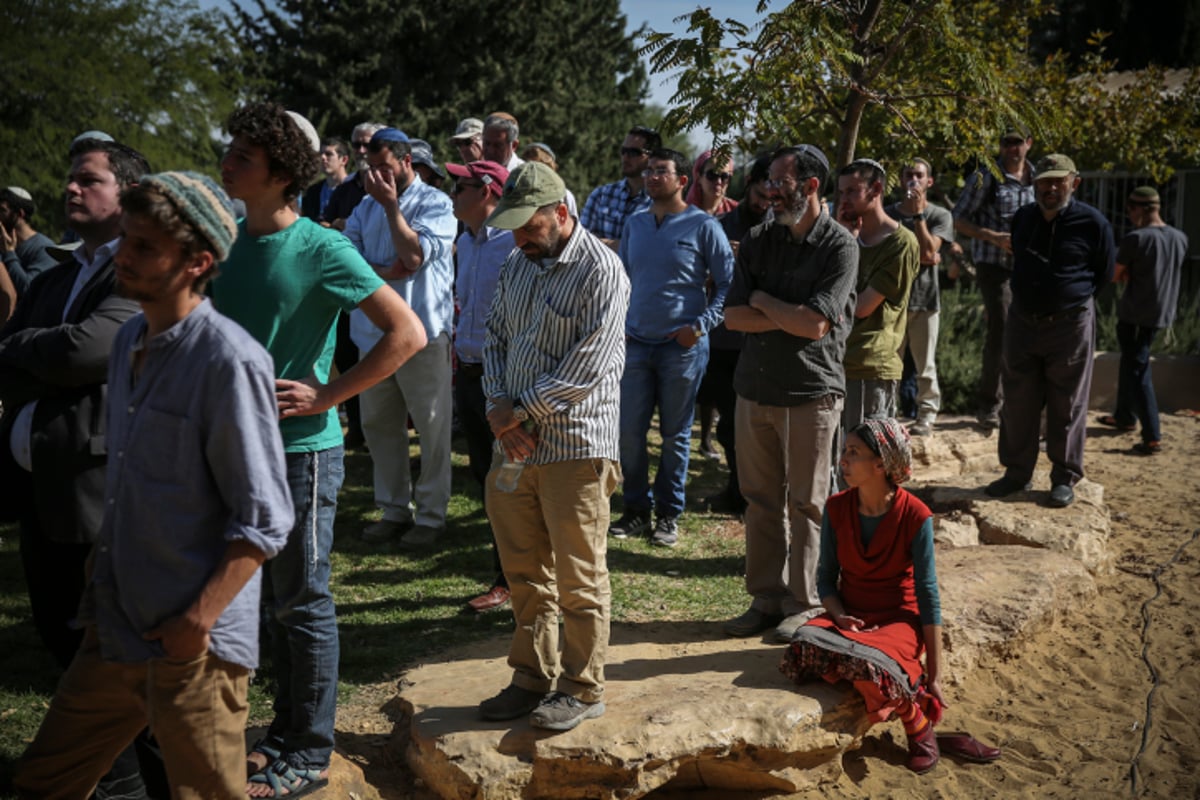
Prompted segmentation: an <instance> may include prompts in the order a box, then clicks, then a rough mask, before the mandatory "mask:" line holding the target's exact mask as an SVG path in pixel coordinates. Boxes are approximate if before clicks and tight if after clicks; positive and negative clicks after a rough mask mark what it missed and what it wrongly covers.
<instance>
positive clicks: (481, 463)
mask: <svg viewBox="0 0 1200 800" xmlns="http://www.w3.org/2000/svg"><path fill="white" fill-rule="evenodd" d="M446 170H447V171H448V172H449V173H450V176H451V177H452V178H454V188H453V189H452V190H451V197H453V198H454V216H455V217H457V218H458V219H459V220H461V221H462V223H463V226H464V228H465V229H464V230H463V232H462V235H461V236H459V237H458V278H457V279H456V280H455V282H454V285H455V288H456V289H457V292H458V308H459V312H458V331H457V333H456V335H455V337H454V352H455V355H457V356H458V371H457V372H456V374H455V379H454V401H455V408H456V409H457V410H458V422H459V424H460V425H461V426H462V429H463V432H464V433H465V434H466V437H467V455H468V457H469V459H470V463H471V475H472V476H473V477H474V478H475V480H476V481H478V482H479V485H480V486H481V487H486V486H487V474H488V470H489V469H490V467H491V464H492V449H493V447H494V446H495V444H494V443H495V437H494V436H492V428H491V425H490V424H489V423H488V418H487V397H485V396H484V393H483V341H484V339H485V338H486V336H487V316H488V310H489V309H490V308H491V307H492V297H493V296H494V295H495V294H496V282H497V281H498V280H499V279H500V268H501V267H502V266H504V261H505V260H506V259H507V258H508V254H509V253H511V252H512V251H513V246H514V245H513V233H512V231H510V230H505V229H503V228H493V227H491V226H490V225H488V224H486V222H485V220H487V218H488V216H490V215H491V213H492V212H493V211H495V210H496V204H497V203H499V202H500V195H501V193H503V191H504V182H505V181H507V180H508V170H507V169H506V168H505V167H503V166H501V165H500V164H497V163H495V162H494V161H472V162H471V163H470V164H467V165H466V166H462V165H461V164H446ZM492 560H493V562H494V563H495V567H496V579H495V580H494V581H493V582H492V585H491V587H490V588H489V589H488V590H487V591H486V592H484V593H483V594H481V595H480V596H478V597H476V598H474V599H472V600H470V601H469V602H468V603H467V605H468V606H469V607H470V608H471V609H472V610H473V611H488V610H489V609H493V608H498V607H499V606H502V605H504V604H505V603H506V602H508V598H509V592H508V581H507V580H505V578H504V571H503V569H501V566H500V554H499V551H498V550H497V549H496V539H495V536H493V537H492Z"/></svg>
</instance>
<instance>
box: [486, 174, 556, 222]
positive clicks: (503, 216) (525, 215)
mask: <svg viewBox="0 0 1200 800" xmlns="http://www.w3.org/2000/svg"><path fill="white" fill-rule="evenodd" d="M566 194H567V186H566V184H564V183H563V182H562V178H560V177H558V173H557V172H555V171H554V170H553V169H551V168H550V167H549V166H547V165H546V164H543V163H541V162H540V161H526V162H525V163H524V164H522V165H521V166H519V167H517V168H516V169H514V170H513V171H512V172H511V173H510V174H509V176H508V180H506V181H505V182H504V194H502V195H501V196H500V202H499V203H498V204H497V205H496V210H495V211H493V212H492V215H491V216H490V217H488V218H487V221H486V222H485V223H484V224H485V225H488V226H489V227H492V228H504V229H506V230H516V229H517V228H520V227H521V226H522V225H524V224H525V223H526V222H529V219H530V218H531V217H532V216H533V214H534V212H535V211H537V210H538V209H539V208H541V207H542V206H548V205H550V204H551V203H558V202H562V199H563V198H564V197H566Z"/></svg>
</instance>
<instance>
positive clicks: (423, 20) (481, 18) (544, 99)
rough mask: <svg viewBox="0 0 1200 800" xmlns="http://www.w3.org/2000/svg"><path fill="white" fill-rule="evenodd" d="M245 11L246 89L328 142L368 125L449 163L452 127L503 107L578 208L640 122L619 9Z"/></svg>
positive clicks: (631, 50) (460, 5) (461, 0)
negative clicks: (401, 133) (550, 152)
mask: <svg viewBox="0 0 1200 800" xmlns="http://www.w3.org/2000/svg"><path fill="white" fill-rule="evenodd" d="M254 3H255V7H254V8H250V7H249V6H245V5H242V6H238V7H237V10H236V12H235V15H236V21H234V20H231V24H232V25H233V27H234V28H235V36H237V37H238V39H239V40H240V41H241V42H242V44H243V45H244V47H245V48H246V50H247V54H248V67H247V73H248V75H249V77H250V78H251V79H252V80H253V81H254V87H255V92H256V94H258V95H259V96H262V97H269V98H271V99H275V100H278V101H280V102H282V103H284V104H285V105H286V106H288V107H289V108H293V109H295V110H297V111H299V112H301V113H304V114H306V115H307V116H309V117H310V118H311V119H312V120H313V122H314V124H316V125H317V127H318V129H320V130H323V131H329V132H330V133H333V134H336V135H341V136H348V135H349V133H350V130H351V128H352V127H353V126H354V125H355V124H357V123H359V122H363V121H365V120H368V119H377V120H379V121H381V122H387V123H390V124H393V125H396V126H398V127H400V128H402V129H404V130H405V131H406V132H407V133H409V134H410V135H414V136H419V137H421V138H423V139H426V140H428V141H429V142H430V144H431V145H432V146H433V148H434V151H435V153H437V154H439V155H440V156H441V157H442V158H444V159H446V160H449V159H450V158H451V157H453V158H455V159H457V153H456V152H452V151H451V149H450V146H449V143H448V141H447V137H448V136H449V135H450V134H451V133H452V132H453V131H454V127H455V125H456V124H457V123H458V121H459V120H460V119H462V118H464V117H469V116H472V117H479V118H483V117H484V116H486V115H487V114H489V113H491V112H492V111H497V110H504V111H508V112H509V113H511V114H513V115H514V116H516V118H517V119H518V120H519V121H520V127H521V140H522V141H523V142H532V141H544V142H546V143H548V144H549V145H550V146H551V147H553V148H554V150H555V152H556V153H557V154H558V157H559V158H558V161H559V169H560V171H561V172H562V174H563V177H564V179H565V180H566V182H567V185H569V186H572V187H574V188H575V190H576V193H577V194H578V195H579V199H580V201H581V202H582V200H583V199H584V196H585V194H586V192H585V191H584V192H581V189H586V188H587V187H591V186H593V185H595V184H597V183H600V182H603V181H608V180H612V176H613V174H614V173H615V171H616V168H617V163H618V161H617V148H618V146H619V143H620V141H621V139H622V138H623V136H624V134H625V131H626V130H628V128H629V127H630V126H631V125H633V124H634V123H635V122H636V121H637V120H638V119H639V118H640V116H641V108H642V100H643V98H644V97H645V94H646V76H645V69H644V68H643V66H642V64H641V61H640V60H639V59H638V57H637V52H636V49H635V47H634V45H633V41H632V38H631V37H630V36H627V35H626V33H625V17H624V15H623V14H621V13H620V5H619V2H618V0H579V1H576V0H548V1H547V2H542V3H538V4H537V7H536V8H531V7H530V5H529V4H523V3H512V2H509V0H443V2H440V3H426V4H415V3H406V4H398V3H391V2H385V0H345V2H338V3H327V2H323V1H322V0H280V1H279V2H278V3H275V2H271V1H270V0H254Z"/></svg>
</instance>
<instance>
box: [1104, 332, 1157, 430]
mask: <svg viewBox="0 0 1200 800" xmlns="http://www.w3.org/2000/svg"><path fill="white" fill-rule="evenodd" d="M1157 335H1158V328H1143V327H1141V326H1140V325H1134V324H1133V323H1131V322H1120V321H1118V322H1117V341H1118V342H1119V343H1120V345H1121V368H1120V371H1119V373H1118V377H1117V410H1116V411H1115V412H1114V413H1113V416H1114V417H1116V418H1117V422H1119V423H1121V424H1122V425H1132V424H1133V422H1134V419H1135V418H1136V419H1137V420H1138V421H1140V422H1141V423H1142V441H1144V442H1157V441H1158V440H1159V439H1161V438H1162V433H1161V431H1160V430H1159V427H1158V398H1157V397H1155V396H1154V376H1153V375H1152V374H1151V372H1150V346H1151V345H1152V344H1154V337H1155V336H1157Z"/></svg>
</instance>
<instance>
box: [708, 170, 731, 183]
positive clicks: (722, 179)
mask: <svg viewBox="0 0 1200 800" xmlns="http://www.w3.org/2000/svg"><path fill="white" fill-rule="evenodd" d="M704 177H706V178H708V179H709V180H710V181H712V182H713V183H729V182H730V181H731V180H733V173H732V172H717V171H716V170H713V169H709V170H705V171H704Z"/></svg>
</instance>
